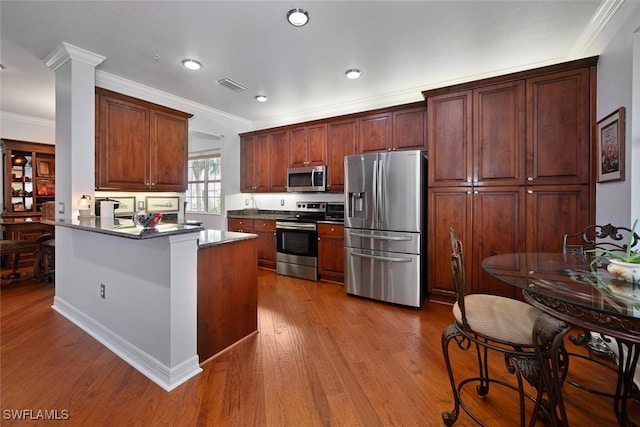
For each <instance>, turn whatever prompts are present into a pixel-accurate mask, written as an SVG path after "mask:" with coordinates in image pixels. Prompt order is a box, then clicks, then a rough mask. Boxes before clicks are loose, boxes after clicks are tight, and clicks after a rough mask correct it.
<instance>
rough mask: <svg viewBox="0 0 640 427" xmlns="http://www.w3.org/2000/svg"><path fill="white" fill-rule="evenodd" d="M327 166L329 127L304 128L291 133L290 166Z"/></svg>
mask: <svg viewBox="0 0 640 427" xmlns="http://www.w3.org/2000/svg"><path fill="white" fill-rule="evenodd" d="M326 164H327V125H326V124H325V123H322V124H315V125H309V126H302V127H298V128H294V129H291V130H290V131H289V166H290V167H292V168H295V167H305V166H323V165H326Z"/></svg>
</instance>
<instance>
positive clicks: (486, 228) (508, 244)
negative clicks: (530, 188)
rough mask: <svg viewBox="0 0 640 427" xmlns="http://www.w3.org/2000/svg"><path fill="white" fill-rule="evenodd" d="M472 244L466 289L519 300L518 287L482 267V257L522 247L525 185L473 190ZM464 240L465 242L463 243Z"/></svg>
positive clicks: (523, 241)
mask: <svg viewBox="0 0 640 427" xmlns="http://www.w3.org/2000/svg"><path fill="white" fill-rule="evenodd" d="M472 216H473V218H472V220H473V230H472V238H473V244H471V242H469V244H467V245H466V251H470V253H469V254H468V255H470V258H469V256H468V257H467V259H469V260H470V264H467V269H471V282H469V283H468V287H467V292H469V293H471V292H476V293H487V294H492V295H502V296H505V297H509V298H517V299H522V296H521V295H522V292H521V291H520V289H518V288H516V287H514V286H511V285H508V284H506V283H504V282H502V281H500V280H497V279H495V278H493V277H492V276H491V275H489V274H488V273H487V272H485V271H484V269H483V268H482V260H483V259H485V258H487V257H489V256H491V255H497V254H502V253H512V252H523V251H524V249H525V234H526V229H525V218H526V216H525V190H524V187H515V186H512V187H484V188H477V189H474V191H473V207H472ZM463 243H464V242H463Z"/></svg>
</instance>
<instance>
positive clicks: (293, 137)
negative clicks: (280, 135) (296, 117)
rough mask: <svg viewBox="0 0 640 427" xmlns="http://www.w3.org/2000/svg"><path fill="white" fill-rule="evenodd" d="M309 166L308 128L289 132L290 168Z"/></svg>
mask: <svg viewBox="0 0 640 427" xmlns="http://www.w3.org/2000/svg"><path fill="white" fill-rule="evenodd" d="M304 166H307V128H306V127H301V128H297V129H291V130H290V131H289V167H292V168H300V167H304Z"/></svg>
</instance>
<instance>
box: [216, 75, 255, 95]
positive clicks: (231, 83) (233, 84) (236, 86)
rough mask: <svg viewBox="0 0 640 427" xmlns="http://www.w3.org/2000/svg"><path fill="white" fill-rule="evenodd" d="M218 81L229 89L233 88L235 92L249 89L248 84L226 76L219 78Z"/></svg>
mask: <svg viewBox="0 0 640 427" xmlns="http://www.w3.org/2000/svg"><path fill="white" fill-rule="evenodd" d="M216 83H218V84H219V85H222V86H224V87H226V88H228V89H231V90H232V91H234V92H241V91H243V90H245V89H248V87H247V86H245V85H243V84H241V83H238V82H234V81H233V80H231V79H229V78H227V77H225V78H224V79H220V80H218V81H217V82H216Z"/></svg>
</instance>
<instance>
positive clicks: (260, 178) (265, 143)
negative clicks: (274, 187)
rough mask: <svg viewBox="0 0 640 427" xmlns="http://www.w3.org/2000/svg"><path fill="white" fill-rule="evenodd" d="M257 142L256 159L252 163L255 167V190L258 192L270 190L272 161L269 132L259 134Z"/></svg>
mask: <svg viewBox="0 0 640 427" xmlns="http://www.w3.org/2000/svg"><path fill="white" fill-rule="evenodd" d="M254 143H255V157H254V159H255V161H256V163H254V164H253V165H252V167H253V169H254V178H255V184H254V190H253V191H256V192H267V191H269V171H270V170H271V161H270V159H269V134H264V135H257V136H256V139H255V141H254Z"/></svg>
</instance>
